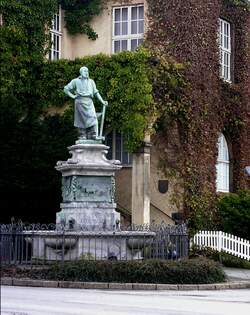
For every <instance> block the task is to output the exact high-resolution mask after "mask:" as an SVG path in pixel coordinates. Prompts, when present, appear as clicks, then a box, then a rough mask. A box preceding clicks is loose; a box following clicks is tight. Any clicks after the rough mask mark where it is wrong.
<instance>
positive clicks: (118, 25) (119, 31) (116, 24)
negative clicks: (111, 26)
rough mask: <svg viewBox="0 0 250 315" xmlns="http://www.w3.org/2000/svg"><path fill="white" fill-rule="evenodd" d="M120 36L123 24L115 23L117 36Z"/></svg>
mask: <svg viewBox="0 0 250 315" xmlns="http://www.w3.org/2000/svg"><path fill="white" fill-rule="evenodd" d="M120 34H121V24H120V23H115V35H120Z"/></svg>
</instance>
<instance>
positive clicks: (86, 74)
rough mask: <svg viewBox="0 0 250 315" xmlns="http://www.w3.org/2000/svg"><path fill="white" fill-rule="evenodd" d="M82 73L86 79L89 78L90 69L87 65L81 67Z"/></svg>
mask: <svg viewBox="0 0 250 315" xmlns="http://www.w3.org/2000/svg"><path fill="white" fill-rule="evenodd" d="M80 75H81V76H82V77H83V78H84V79H87V78H89V69H88V68H87V67H81V69H80Z"/></svg>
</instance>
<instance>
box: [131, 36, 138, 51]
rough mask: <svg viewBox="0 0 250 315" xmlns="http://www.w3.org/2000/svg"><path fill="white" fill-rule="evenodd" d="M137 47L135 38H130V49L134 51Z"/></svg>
mask: <svg viewBox="0 0 250 315" xmlns="http://www.w3.org/2000/svg"><path fill="white" fill-rule="evenodd" d="M137 47H138V44H137V39H132V40H131V50H132V51H134V50H136V48H137Z"/></svg>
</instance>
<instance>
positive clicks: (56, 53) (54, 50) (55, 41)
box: [49, 7, 62, 60]
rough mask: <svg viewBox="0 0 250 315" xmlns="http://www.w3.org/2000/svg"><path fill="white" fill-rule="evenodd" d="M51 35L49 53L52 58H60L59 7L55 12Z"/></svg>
mask: <svg viewBox="0 0 250 315" xmlns="http://www.w3.org/2000/svg"><path fill="white" fill-rule="evenodd" d="M50 36H51V48H50V53H49V59H50V60H58V59H60V57H61V38H62V33H61V8H60V7H58V11H57V13H56V14H54V17H53V20H52V27H51V29H50Z"/></svg>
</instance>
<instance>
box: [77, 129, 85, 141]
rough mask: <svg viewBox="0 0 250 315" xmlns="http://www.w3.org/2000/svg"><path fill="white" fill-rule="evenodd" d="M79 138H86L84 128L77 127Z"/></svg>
mask: <svg viewBox="0 0 250 315" xmlns="http://www.w3.org/2000/svg"><path fill="white" fill-rule="evenodd" d="M78 130H79V140H86V139H87V131H86V129H83V128H79V129H78Z"/></svg>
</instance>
